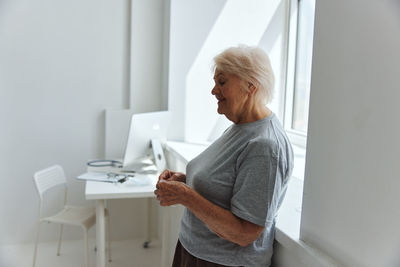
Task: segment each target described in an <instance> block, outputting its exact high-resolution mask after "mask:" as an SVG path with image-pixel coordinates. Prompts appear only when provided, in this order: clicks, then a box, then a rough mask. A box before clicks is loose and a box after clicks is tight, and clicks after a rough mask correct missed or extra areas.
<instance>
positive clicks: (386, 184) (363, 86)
mask: <svg viewBox="0 0 400 267" xmlns="http://www.w3.org/2000/svg"><path fill="white" fill-rule="evenodd" d="M399 47H400V4H399V2H398V1H394V0H382V1H372V0H371V1H362V0H351V1H348V0H339V1H328V0H326V1H322V0H321V1H317V6H316V19H315V40H314V58H313V71H312V85H311V99H310V117H309V130H308V145H307V160H306V175H305V186H304V198H303V212H302V225H301V239H302V240H304V241H305V242H306V243H307V244H309V245H311V246H313V247H317V248H318V249H320V250H321V251H324V252H325V253H326V254H328V255H329V256H331V257H332V258H334V259H335V260H336V261H338V262H339V263H340V264H342V265H343V266H350V267H361V266H363V267H369V266H381V267H389V266H390V267H395V266H400V254H399V251H400V241H399V240H400V228H399V225H400V208H399V203H400V194H399V189H400V174H399V168H398V167H399V162H400V161H399V159H400V157H399V151H400V142H399V137H400V124H399V111H398V107H399V99H400V85H399V77H400V68H399V62H400V51H399Z"/></svg>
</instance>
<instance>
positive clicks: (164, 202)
mask: <svg viewBox="0 0 400 267" xmlns="http://www.w3.org/2000/svg"><path fill="white" fill-rule="evenodd" d="M185 182H186V175H185V174H184V173H181V172H173V171H170V170H165V171H163V172H162V173H161V174H160V176H159V177H158V182H157V185H156V190H154V194H155V195H156V196H157V200H159V201H160V205H161V206H171V205H175V204H182V205H184V204H185V201H186V199H187V195H188V192H189V191H190V187H189V186H187V185H186V183H185Z"/></svg>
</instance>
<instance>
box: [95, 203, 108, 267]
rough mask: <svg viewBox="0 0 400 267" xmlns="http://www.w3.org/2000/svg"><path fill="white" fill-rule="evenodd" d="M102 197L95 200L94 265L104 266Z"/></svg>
mask: <svg viewBox="0 0 400 267" xmlns="http://www.w3.org/2000/svg"><path fill="white" fill-rule="evenodd" d="M104 208H105V207H104V199H99V200H96V247H97V255H96V267H105V266H106V253H105V252H106V246H105V244H106V237H105V236H106V235H105V220H104Z"/></svg>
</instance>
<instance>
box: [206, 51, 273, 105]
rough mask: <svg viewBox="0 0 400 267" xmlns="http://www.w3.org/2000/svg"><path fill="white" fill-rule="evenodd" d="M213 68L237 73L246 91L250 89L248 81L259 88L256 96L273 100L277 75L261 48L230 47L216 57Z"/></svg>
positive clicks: (264, 99)
mask: <svg viewBox="0 0 400 267" xmlns="http://www.w3.org/2000/svg"><path fill="white" fill-rule="evenodd" d="M213 69H214V71H215V70H216V69H217V70H219V71H222V72H226V73H229V74H233V75H236V76H237V77H239V78H240V79H241V80H242V82H243V86H242V87H243V89H245V90H246V91H248V90H249V87H248V83H251V84H253V85H254V86H255V87H256V88H257V89H258V90H257V92H256V96H257V97H259V99H260V100H262V101H264V103H265V104H267V103H269V102H271V100H272V98H273V95H274V82H275V77H274V72H273V70H272V67H271V63H270V60H269V57H268V55H267V53H265V52H264V50H262V49H261V48H259V47H251V46H246V45H240V46H238V47H230V48H228V49H226V50H224V51H223V52H222V53H220V54H218V55H217V56H215V57H214V66H213Z"/></svg>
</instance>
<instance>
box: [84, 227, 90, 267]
mask: <svg viewBox="0 0 400 267" xmlns="http://www.w3.org/2000/svg"><path fill="white" fill-rule="evenodd" d="M83 232H84V236H83V241H84V244H83V245H84V251H85V267H89V242H88V229H86V228H84V229H83Z"/></svg>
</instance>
